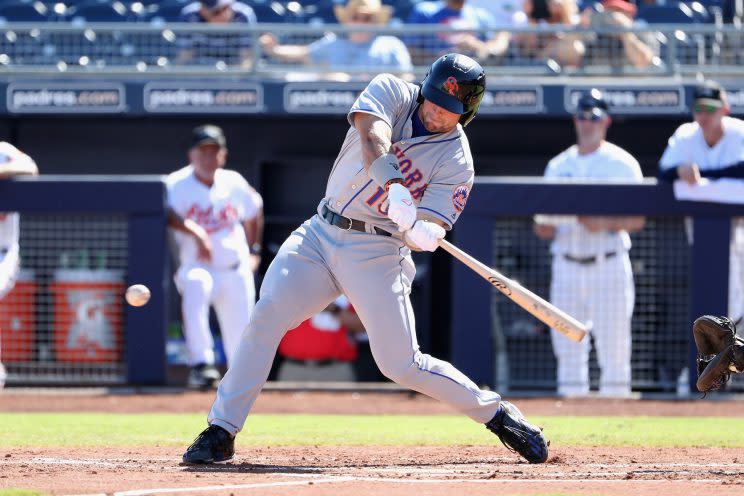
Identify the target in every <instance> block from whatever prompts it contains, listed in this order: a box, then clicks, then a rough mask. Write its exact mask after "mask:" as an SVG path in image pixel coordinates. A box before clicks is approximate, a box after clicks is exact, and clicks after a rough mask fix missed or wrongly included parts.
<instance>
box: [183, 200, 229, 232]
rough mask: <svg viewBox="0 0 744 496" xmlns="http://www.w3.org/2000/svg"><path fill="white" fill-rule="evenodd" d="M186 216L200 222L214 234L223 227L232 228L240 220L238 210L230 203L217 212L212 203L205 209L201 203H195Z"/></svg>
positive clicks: (206, 229)
mask: <svg viewBox="0 0 744 496" xmlns="http://www.w3.org/2000/svg"><path fill="white" fill-rule="evenodd" d="M186 218H187V219H191V220H193V221H194V222H196V223H197V224H199V225H200V226H201V227H203V228H204V230H205V231H207V233H208V234H212V233H215V232H217V231H220V230H222V229H229V228H231V227H232V225H233V224H234V223H235V222H236V221H237V220H238V211H237V209H236V208H235V207H233V206H232V205H230V204H227V205H225V207H224V208H222V209H220V210H218V211H216V212H215V211H214V209H213V208H212V206H211V205H210V206H209V207H208V208H206V209H203V208H201V207H199V205H197V204H193V205H191V207H190V208H189V210H188V211H187V212H186Z"/></svg>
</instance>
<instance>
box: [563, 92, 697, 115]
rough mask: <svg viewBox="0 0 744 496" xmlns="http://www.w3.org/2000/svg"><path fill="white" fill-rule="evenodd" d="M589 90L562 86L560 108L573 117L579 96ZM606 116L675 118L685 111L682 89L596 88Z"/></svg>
mask: <svg viewBox="0 0 744 496" xmlns="http://www.w3.org/2000/svg"><path fill="white" fill-rule="evenodd" d="M591 88H592V86H566V88H565V98H564V106H565V109H566V111H567V112H569V113H573V112H574V111H575V110H576V104H577V103H578V101H579V98H581V95H582V94H583V93H584V92H585V91H587V90H589V89H591ZM598 89H599V90H600V91H602V95H603V96H604V99H605V101H606V102H607V104H608V105H609V106H610V112H612V113H615V114H646V115H655V114H679V113H681V112H683V111H684V109H685V92H684V88H683V87H682V86H654V87H646V88H643V87H638V86H612V87H598Z"/></svg>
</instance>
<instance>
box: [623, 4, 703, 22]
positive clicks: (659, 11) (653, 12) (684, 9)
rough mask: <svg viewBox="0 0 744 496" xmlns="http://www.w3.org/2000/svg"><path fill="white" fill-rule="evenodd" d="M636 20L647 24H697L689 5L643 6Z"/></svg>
mask: <svg viewBox="0 0 744 496" xmlns="http://www.w3.org/2000/svg"><path fill="white" fill-rule="evenodd" d="M638 19H642V20H644V21H646V22H647V23H649V24H693V23H696V22H698V20H697V19H696V18H695V15H694V13H693V10H692V9H691V8H690V6H689V5H687V4H684V3H679V4H677V5H644V6H642V7H641V8H640V9H638Z"/></svg>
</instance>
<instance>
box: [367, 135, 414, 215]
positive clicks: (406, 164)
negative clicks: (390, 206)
mask: <svg viewBox="0 0 744 496" xmlns="http://www.w3.org/2000/svg"><path fill="white" fill-rule="evenodd" d="M392 151H393V154H394V155H395V157H396V158H397V159H398V165H399V166H400V172H401V174H403V186H405V187H406V188H408V190H409V191H410V192H411V196H412V197H413V199H414V200H418V199H420V198H421V197H422V196H424V191H425V190H426V185H425V184H424V185H423V186H420V187H418V188H413V189H412V186H413V185H414V184H416V183H418V182H420V181H421V180H422V179H423V178H424V175H423V174H422V173H421V171H420V170H418V169H414V170H413V171H412V172H411V169H412V168H413V161H412V160H411V159H409V158H408V157H406V154H405V152H404V151H403V150H401V149H400V147H399V146H397V145H395V146H393V150H392ZM409 172H410V174H409ZM386 200H387V195H386V194H385V190H384V189H382V188H381V187H379V186H378V187H377V190H375V192H374V193H372V195H371V196H370V197H369V198H367V200H366V201H365V203H366V204H367V205H369V206H370V207H371V208H375V204H377V211H378V212H380V213H381V214H383V215H387V207H383V204H386V203H387V202H386Z"/></svg>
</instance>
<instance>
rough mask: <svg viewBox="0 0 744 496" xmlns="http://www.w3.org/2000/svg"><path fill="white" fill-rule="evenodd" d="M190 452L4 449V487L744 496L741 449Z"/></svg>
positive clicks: (23, 402) (298, 407) (114, 405)
mask: <svg viewBox="0 0 744 496" xmlns="http://www.w3.org/2000/svg"><path fill="white" fill-rule="evenodd" d="M212 399H213V393H184V394H162V395H155V394H148V395H80V394H78V395H74V396H71V395H52V394H44V395H35V394H28V393H25V394H20V393H14V392H13V391H12V390H8V391H6V392H5V393H3V394H0V411H4V412H9V411H16V412H18V411H45V412H49V411H99V412H100V411H104V412H105V411H112V412H116V413H123V412H206V410H207V409H208V407H209V405H210V403H211V401H212ZM517 403H518V405H519V406H520V408H521V409H522V411H523V412H525V414H526V415H528V416H531V415H556V414H558V415H703V414H704V415H721V416H727V415H728V416H742V415H744V411H742V410H743V409H742V408H741V404H740V403H739V402H737V403H733V404H732V403H731V402H716V401H669V402H665V401H622V400H598V399H583V400H571V401H558V400H555V399H520V400H518V401H517ZM254 411H255V412H261V413H272V412H273V413H301V412H302V413H309V412H318V413H362V414H402V413H410V414H443V413H453V412H452V411H451V410H450V409H449V408H447V407H445V406H442V405H440V404H438V403H437V402H434V401H432V400H429V399H428V398H425V397H422V396H419V395H415V396H411V395H407V394H392V393H384V394H379V393H378V394H373V393H291V392H266V393H264V394H262V395H261V397H260V399H259V401H258V402H257V403H256V407H255V409H254ZM182 452H183V448H182V447H179V448H173V447H162V446H160V447H158V446H132V447H130V448H114V449H106V450H94V449H90V448H78V449H69V448H65V449H51V450H38V449H27V448H24V449H5V450H0V487H24V488H34V489H39V490H43V491H47V492H51V493H52V494H126V495H136V494H204V495H227V494H233V495H244V494H245V495H247V494H277V495H284V494H292V495H295V494H298V495H302V496H304V495H343V496H347V495H353V496H364V495H368V494H385V495H386V496H397V495H404V494H405V495H410V494H415V493H420V494H427V495H429V494H431V495H445V494H446V495H451V494H457V495H459V494H479V495H480V494H494V495H495V494H499V495H509V494H532V495H535V494H547V493H551V494H552V493H561V492H563V493H571V494H593V495H597V494H603V495H639V496H645V495H653V496H665V495H675V496H677V495H680V494H682V495H684V494H686V493H687V494H692V493H702V492H703V491H705V492H706V493H711V494H716V495H724V494H725V495H728V494H732V495H733V494H737V495H739V496H740V495H741V494H744V452H742V450H741V449H703V448H685V449H657V448H654V449H637V448H609V449H608V448H593V447H582V448H578V447H570V446H553V447H552V451H551V458H550V459H549V461H548V463H546V464H544V465H538V466H534V465H529V464H527V463H524V462H522V461H521V460H520V459H519V458H518V457H517V456H516V455H513V454H511V453H509V452H508V451H506V449H505V448H503V447H502V446H501V445H500V444H498V442H497V441H496V440H495V441H494V444H493V446H488V447H483V446H459V447H446V448H443V447H400V446H397V447H389V446H383V447H357V446H335V447H334V446H330V447H329V446H320V447H319V446H310V447H308V446H299V447H259V448H255V447H249V446H246V447H241V446H240V438H238V443H237V455H236V458H235V460H234V461H233V462H231V463H227V464H220V465H217V466H211V467H186V466H181V465H180V464H179V463H178V461H179V460H180V456H181V454H182Z"/></svg>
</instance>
